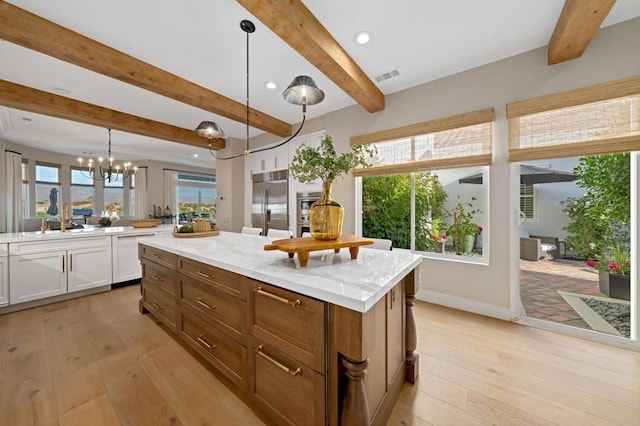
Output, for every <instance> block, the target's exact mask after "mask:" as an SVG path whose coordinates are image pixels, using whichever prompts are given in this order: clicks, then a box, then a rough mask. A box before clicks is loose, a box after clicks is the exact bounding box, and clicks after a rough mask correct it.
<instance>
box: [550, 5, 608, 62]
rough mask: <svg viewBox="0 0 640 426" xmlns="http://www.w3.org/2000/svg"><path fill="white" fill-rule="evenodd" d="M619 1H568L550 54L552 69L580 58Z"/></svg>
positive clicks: (558, 24) (557, 24) (552, 42)
mask: <svg viewBox="0 0 640 426" xmlns="http://www.w3.org/2000/svg"><path fill="white" fill-rule="evenodd" d="M615 2H616V0H566V1H565V3H564V7H563V8H562V13H560V17H559V18H558V22H557V23H556V28H555V30H554V31H553V35H552V36H551V40H550V41H549V48H548V51H547V62H548V64H549V65H554V64H559V63H561V62H565V61H570V60H572V59H576V58H579V57H580V56H582V54H583V53H584V51H585V49H586V48H587V46H588V45H589V43H590V42H591V39H592V38H593V36H595V35H596V33H597V32H598V30H599V29H600V25H602V22H603V21H604V18H606V17H607V15H608V14H609V12H610V11H611V8H612V7H613V5H614V4H615Z"/></svg>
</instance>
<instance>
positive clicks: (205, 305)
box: [196, 297, 216, 309]
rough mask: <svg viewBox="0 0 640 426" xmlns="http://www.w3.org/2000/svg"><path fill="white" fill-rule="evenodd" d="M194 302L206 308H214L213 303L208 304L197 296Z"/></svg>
mask: <svg viewBox="0 0 640 426" xmlns="http://www.w3.org/2000/svg"><path fill="white" fill-rule="evenodd" d="M196 302H198V304H199V305H202V306H204V307H205V308H207V309H215V308H216V306H215V305H210V304H208V303H207V302H205V301H204V300H202V299H201V298H199V297H198V300H196Z"/></svg>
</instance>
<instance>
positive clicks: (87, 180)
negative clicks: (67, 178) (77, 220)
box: [70, 167, 95, 216]
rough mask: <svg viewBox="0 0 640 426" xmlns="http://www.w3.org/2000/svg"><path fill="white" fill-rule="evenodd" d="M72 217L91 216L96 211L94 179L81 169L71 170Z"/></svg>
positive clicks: (74, 168) (73, 168)
mask: <svg viewBox="0 0 640 426" xmlns="http://www.w3.org/2000/svg"><path fill="white" fill-rule="evenodd" d="M70 195H71V215H72V216H91V215H92V214H93V212H94V210H95V206H94V198H95V186H94V182H93V179H92V178H91V177H90V176H89V175H88V174H87V172H86V171H82V170H80V169H79V168H76V167H72V168H71V187H70Z"/></svg>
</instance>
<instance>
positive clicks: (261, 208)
mask: <svg viewBox="0 0 640 426" xmlns="http://www.w3.org/2000/svg"><path fill="white" fill-rule="evenodd" d="M288 177H289V171H288V170H276V171H273V172H266V173H256V174H254V175H253V176H252V179H253V195H252V206H251V226H253V227H254V228H260V229H262V235H267V232H268V231H269V229H285V230H288V229H289V203H288V198H289V181H288Z"/></svg>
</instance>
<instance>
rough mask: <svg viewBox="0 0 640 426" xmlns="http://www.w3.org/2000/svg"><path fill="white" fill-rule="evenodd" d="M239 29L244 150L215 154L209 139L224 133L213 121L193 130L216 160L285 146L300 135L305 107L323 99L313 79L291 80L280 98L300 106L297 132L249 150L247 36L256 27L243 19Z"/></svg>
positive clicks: (203, 123)
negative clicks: (243, 54) (243, 41)
mask: <svg viewBox="0 0 640 426" xmlns="http://www.w3.org/2000/svg"><path fill="white" fill-rule="evenodd" d="M240 28H241V29H242V31H244V32H245V33H247V107H246V114H247V117H246V130H247V135H246V147H245V150H244V152H243V153H242V154H236V155H232V156H229V157H219V156H217V155H216V154H215V152H214V150H213V149H212V147H211V139H212V138H224V132H223V131H222V128H221V127H220V126H219V125H218V124H217V123H215V122H213V121H202V122H201V123H200V124H199V125H198V127H196V129H195V130H194V132H195V134H197V135H198V136H203V137H206V138H208V139H209V152H210V153H211V155H213V156H214V157H215V158H216V159H217V160H230V159H232V158H238V157H242V156H243V155H244V156H245V157H248V156H249V154H251V153H254V152H261V151H267V150H269V149H274V148H278V147H279V146H282V145H284V144H286V143H287V142H289V141H291V140H292V139H293V138H295V137H296V136H297V135H298V133H300V130H302V127H303V126H304V122H305V120H306V117H307V105H315V104H317V103H320V102H322V100H323V99H324V92H323V91H322V90H320V89H319V88H318V86H316V83H315V81H313V78H311V77H309V76H306V75H299V76H297V77H296V78H294V79H293V81H292V82H291V84H289V86H288V87H287V89H286V90H285V91H284V93H283V94H282V96H283V98H284V100H285V101H287V102H289V103H291V104H294V105H302V122H301V123H300V127H299V128H298V130H296V132H295V133H294V134H293V135H292V136H291V137H289V138H288V139H286V140H284V141H282V142H280V143H278V144H276V145H273V146H269V147H265V148H256V149H249V34H251V33H253V32H254V31H255V30H256V27H255V25H253V22H251V21H248V20H246V19H245V20H243V21H242V22H240Z"/></svg>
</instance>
